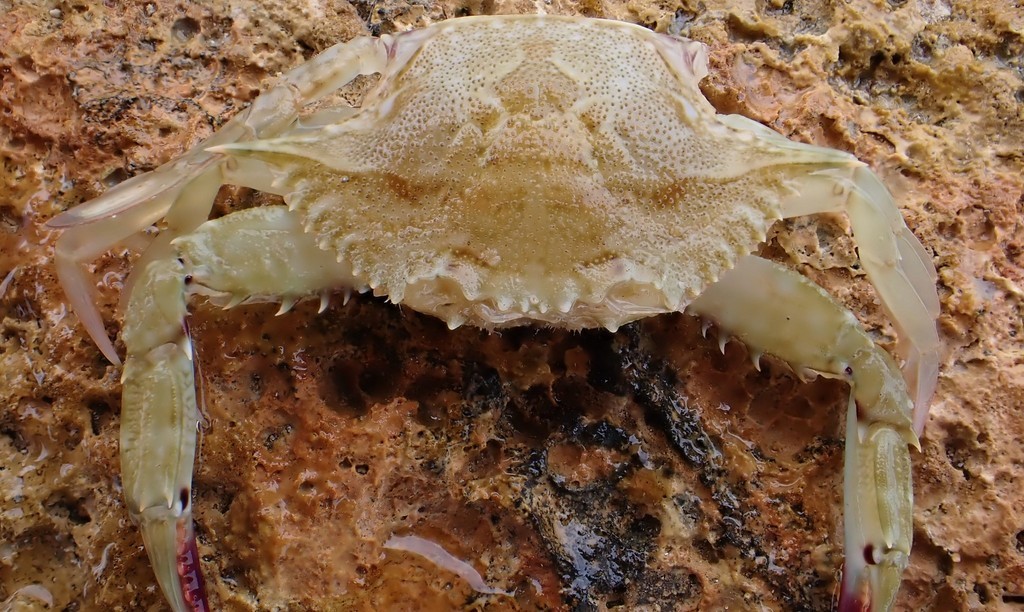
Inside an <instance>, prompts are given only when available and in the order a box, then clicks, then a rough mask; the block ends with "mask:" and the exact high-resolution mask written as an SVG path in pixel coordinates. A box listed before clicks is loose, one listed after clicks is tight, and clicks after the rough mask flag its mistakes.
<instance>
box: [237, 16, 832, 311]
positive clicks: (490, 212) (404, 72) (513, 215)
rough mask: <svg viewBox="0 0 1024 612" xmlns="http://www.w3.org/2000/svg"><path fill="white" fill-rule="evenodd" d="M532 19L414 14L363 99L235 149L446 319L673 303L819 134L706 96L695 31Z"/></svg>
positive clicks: (311, 226)
mask: <svg viewBox="0 0 1024 612" xmlns="http://www.w3.org/2000/svg"><path fill="white" fill-rule="evenodd" d="M537 19H538V18H536V17H523V18H518V19H511V18H510V19H504V20H501V21H500V22H495V21H493V20H486V19H479V20H474V19H462V20H458V23H457V27H456V26H455V25H454V24H453V25H452V26H451V27H445V25H444V24H439V25H436V26H434V27H433V28H431V29H429V30H425V31H424V32H428V33H429V37H428V38H426V39H425V40H423V41H412V40H409V39H408V38H407V37H415V36H417V35H418V33H416V32H414V33H411V34H405V35H403V39H402V44H401V45H396V46H395V48H393V49H392V52H397V53H398V54H399V56H398V57H395V58H393V61H391V62H390V63H389V67H388V70H386V71H385V72H384V73H383V74H382V75H381V78H380V81H379V83H378V84H377V86H376V87H375V89H374V90H373V91H372V92H370V93H369V94H368V95H367V98H366V99H365V100H364V101H363V103H362V105H361V107H362V110H361V111H360V112H358V113H357V114H355V115H354V116H352V117H350V118H348V119H346V120H343V121H341V122H336V123H331V124H330V125H326V126H323V127H319V128H316V129H314V130H312V131H311V130H308V129H303V130H296V131H294V132H293V133H290V134H286V135H284V136H283V137H281V138H277V139H272V140H264V141H256V142H253V143H246V144H240V145H237V146H235V147H232V149H233V150H232V153H233V154H234V155H241V156H245V155H256V156H258V157H260V158H262V159H263V160H264V161H267V162H270V164H271V165H272V166H274V167H277V168H280V169H281V170H282V175H281V176H280V177H279V178H278V179H277V181H276V184H275V190H276V191H278V192H286V193H289V195H287V196H286V201H287V202H288V204H289V205H290V207H291V208H292V209H293V210H296V211H298V212H299V213H300V214H301V216H302V219H303V224H304V227H305V230H306V231H307V232H308V233H310V234H312V235H313V236H315V237H316V239H317V242H318V244H319V245H320V247H321V248H323V249H325V250H328V251H334V252H336V253H337V256H338V260H339V261H340V262H342V263H343V264H347V265H350V266H351V272H352V274H353V276H354V279H355V281H356V283H355V284H356V285H357V286H358V285H364V286H368V287H370V288H372V289H373V290H374V292H375V293H377V294H384V295H388V296H390V298H391V299H392V300H393V301H394V302H402V303H404V304H406V305H408V306H411V307H412V308H414V309H416V310H419V311H422V312H426V313H429V314H432V315H435V316H438V317H440V318H442V319H444V320H446V321H447V322H448V323H449V325H450V326H452V327H454V326H457V325H460V324H462V323H470V324H473V325H478V326H481V327H495V326H506V325H516V324H525V323H530V322H534V321H542V322H549V323H551V324H554V325H559V326H564V327H595V326H604V327H608V328H611V329H615V328H617V327H618V326H620V325H622V324H624V323H627V322H629V321H632V320H635V319H638V318H641V317H644V316H649V315H651V314H656V313H660V312H670V311H678V310H680V308H681V307H683V306H685V305H686V303H688V302H689V300H691V299H692V298H694V297H696V296H697V295H699V294H700V293H701V292H702V290H703V289H704V287H705V286H707V285H708V284H710V283H713V282H715V281H716V280H717V279H718V277H719V276H720V275H721V274H722V272H724V271H725V270H727V269H729V268H731V267H732V266H733V265H734V264H735V262H736V259H737V257H738V256H741V255H745V254H748V253H750V252H751V251H752V250H753V249H754V248H755V247H756V245H757V244H758V243H759V242H760V241H762V240H763V239H764V237H765V232H766V230H767V227H768V226H769V225H770V224H771V223H772V222H773V221H774V220H776V219H778V218H779V217H780V216H781V215H780V205H781V201H782V199H783V198H784V197H785V196H786V195H787V194H789V193H792V192H793V190H792V189H791V188H790V187H789V181H790V178H791V177H792V176H793V175H794V174H795V172H787V170H786V169H787V168H796V167H798V166H799V164H800V163H801V162H804V163H815V162H816V163H821V162H823V161H826V160H824V159H823V153H822V152H821V150H815V151H806V150H804V151H801V150H792V149H791V148H790V147H789V146H788V145H789V144H790V143H788V142H787V141H785V140H783V139H781V138H780V137H778V136H777V135H774V134H771V135H770V136H767V137H766V136H765V135H764V134H760V135H757V136H755V134H753V133H751V132H750V127H749V125H744V126H743V129H735V128H733V127H732V126H730V125H729V124H728V122H727V120H723V119H722V118H721V116H720V115H717V114H716V112H715V109H714V108H713V107H712V106H711V105H710V104H709V103H708V101H707V100H706V99H705V98H704V96H703V94H701V92H700V90H699V89H698V87H697V83H698V81H700V79H701V78H703V77H704V76H705V74H706V73H707V69H706V63H707V57H706V52H705V48H704V46H703V45H702V44H700V43H697V42H692V41H680V40H676V39H673V38H670V37H667V36H662V35H658V34H654V33H652V32H650V31H648V30H646V29H643V28H641V27H638V26H635V25H631V24H626V23H619V22H613V21H603V22H599V21H587V22H580V21H576V20H572V19H553V18H551V17H547V18H544V19H545V21H544V24H543V26H544V27H537ZM396 50H397V51H396ZM403 53H404V54H406V55H407V57H401V56H400V55H401V54H403ZM595 58H601V60H600V61H595ZM766 131H767V130H766ZM834 155H835V156H837V157H838V156H843V157H842V159H846V157H847V156H846V155H845V154H842V153H839V152H834ZM780 169H781V171H780Z"/></svg>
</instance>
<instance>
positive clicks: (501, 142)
mask: <svg viewBox="0 0 1024 612" xmlns="http://www.w3.org/2000/svg"><path fill="white" fill-rule="evenodd" d="M373 74H379V75H380V76H379V80H378V82H377V83H376V85H375V86H373V88H372V89H371V91H370V92H369V93H367V94H366V95H365V97H364V99H363V100H362V102H361V104H359V105H358V106H348V105H344V104H340V105H333V106H331V105H326V104H323V102H324V101H325V100H326V99H327V98H329V97H331V96H332V95H333V94H335V93H337V92H338V90H339V89H340V88H342V87H343V86H345V85H346V84H348V83H350V82H351V81H353V80H354V79H355V78H356V77H357V76H360V75H373ZM706 74H707V51H706V48H705V46H704V45H702V44H701V43H698V42H694V41H688V40H684V39H681V38H677V37H671V36H667V35H662V34H657V33H654V32H651V31H649V30H647V29H644V28H642V27H639V26H636V25H632V24H628V23H622V22H616V21H606V20H597V19H584V18H573V17H550V16H497V17H466V18H460V19H452V20H448V21H443V22H440V23H436V24H434V25H431V26H428V27H425V28H423V29H419V30H413V31H409V32H405V33H401V34H398V35H394V36H391V35H384V36H380V37H379V38H373V37H362V38H356V39H354V40H351V41H349V42H346V43H342V44H338V45H336V46H334V47H331V48H330V49H328V50H327V51H325V52H323V53H321V54H320V55H318V56H317V57H315V58H313V59H312V60H310V61H308V62H306V63H305V64H303V65H301V66H299V67H298V68H295V69H294V70H292V71H290V72H288V73H286V74H284V75H283V76H282V77H281V78H280V79H279V81H278V83H277V84H276V86H274V87H273V88H272V89H270V90H269V91H267V92H266V93H263V94H262V95H260V96H259V97H258V98H256V99H255V100H254V101H253V103H252V104H251V105H250V106H249V107H248V108H247V109H246V110H245V111H244V112H242V113H240V114H239V115H238V116H236V117H235V118H234V119H232V120H231V121H229V122H228V123H227V124H226V125H224V127H223V128H222V129H221V130H219V131H218V132H217V133H216V134H214V135H213V136H212V137H211V138H210V139H208V140H206V141H205V142H202V143H200V144H198V145H197V146H195V147H194V148H192V149H191V150H189V151H188V152H186V153H185V154H184V155H182V156H181V157H180V158H178V159H176V160H173V161H171V162H168V163H166V164H164V165H163V166H160V167H159V168H157V169H156V170H154V171H152V172H149V173H147V174H143V175H140V176H137V177H134V178H132V179H130V180H127V181H125V182H124V183H122V184H120V185H118V186H116V187H114V188H113V189H111V190H109V191H108V192H107V193H105V194H103V195H102V196H100V197H99V198H97V199H95V200H93V201H91V202H88V203H86V204H83V205H81V206H78V207H76V208H74V209H72V210H69V211H67V212H65V213H62V214H61V215H59V216H57V217H55V218H54V219H52V220H51V221H50V226H52V227H54V228H59V229H63V230H64V231H63V234H62V235H61V237H60V238H59V240H58V242H57V245H56V267H57V272H58V275H59V277H60V280H61V283H62V285H63V287H64V290H65V292H66V294H67V296H68V299H69V301H70V302H71V305H72V307H73V309H74V310H75V311H76V312H77V314H78V316H79V318H80V320H81V321H82V323H83V325H84V327H85V329H86V331H87V332H88V333H89V335H90V336H91V337H92V339H93V340H94V341H95V342H96V344H97V345H98V346H99V348H100V350H101V351H102V352H103V354H104V355H105V356H106V357H107V358H108V359H109V360H110V361H111V362H113V363H114V364H119V363H120V359H119V357H118V354H117V351H116V349H115V347H114V344H113V343H112V342H111V340H110V339H109V338H108V337H107V335H106V332H105V329H104V325H103V320H102V317H101V315H100V313H99V311H98V309H97V307H96V306H95V305H94V303H93V301H92V299H91V291H92V286H91V283H90V281H89V280H88V279H89V276H88V274H87V273H86V270H85V267H84V264H85V262H87V261H89V260H91V259H93V258H95V257H97V256H99V255H100V254H102V253H103V252H105V251H106V250H108V249H110V248H111V247H112V246H114V245H116V244H117V243H119V242H121V241H123V240H125V239H126V238H128V237H130V236H132V235H133V234H136V233H138V232H140V231H143V230H145V229H147V228H150V227H151V226H153V225H154V224H159V229H160V231H159V236H158V237H157V238H156V239H155V240H153V242H152V243H151V245H150V246H149V247H148V249H147V250H146V251H145V253H144V254H143V256H142V257H141V259H140V260H139V262H138V263H137V264H136V266H135V269H134V271H133V272H132V275H131V278H130V286H131V289H130V293H129V296H128V301H127V307H126V310H125V313H124V325H123V328H122V332H121V337H122V340H123V342H124V346H125V349H126V357H125V361H124V364H123V370H122V377H121V381H122V384H123V402H122V412H121V470H122V480H123V484H124V492H125V497H126V501H127V505H128V508H129V511H130V513H131V516H132V518H133V519H134V520H135V522H136V523H137V524H138V525H139V526H140V528H141V531H142V536H143V540H144V542H145V546H146V549H147V551H148V554H149V558H150V561H151V563H152V566H153V568H154V571H155V573H156V577H157V581H158V583H159V584H160V586H161V588H162V590H163V593H164V595H165V596H166V598H167V600H168V601H169V602H170V604H171V606H172V607H173V608H174V609H175V610H178V611H182V610H205V609H208V603H207V599H206V595H205V593H204V589H203V580H202V576H201V574H200V571H199V563H198V558H197V551H196V543H195V535H194V530H193V525H192V513H191V504H190V501H191V479H192V469H193V462H194V459H195V451H196V437H197V425H198V423H199V421H200V414H199V409H198V407H197V402H196V392H195V377H194V364H193V361H192V350H191V343H190V337H189V333H188V329H187V326H186V324H185V320H186V314H187V312H186V311H187V302H188V299H189V297H190V296H192V295H196V294H200V295H204V296H206V297H207V298H208V299H209V300H212V301H214V302H215V303H218V304H222V305H224V306H235V305H238V304H241V303H243V302H250V301H259V300H267V299H277V300H280V301H281V302H282V305H281V312H284V311H287V310H288V309H289V308H290V307H291V306H292V305H293V304H294V303H295V302H296V300H299V299H302V298H304V297H307V296H317V295H319V296H320V297H321V310H322V309H323V308H324V307H325V306H326V304H327V298H326V295H327V294H328V292H330V291H332V290H338V289H341V290H345V291H351V290H357V291H361V292H364V291H372V292H373V293H374V294H375V295H382V296H387V297H388V298H389V299H390V301H391V302H394V303H395V304H403V305H405V306H407V307H409V308H412V309H414V310H417V311H419V312H422V313H426V314H429V315H433V316H435V317H439V318H441V319H443V320H444V321H446V322H447V324H448V325H449V327H451V328H456V327H458V326H460V325H474V326H478V327H482V328H486V329H494V328H501V327H507V326H515V325H528V324H542V325H547V326H554V327H562V328H569V329H580V328H590V327H604V328H607V329H609V330H615V329H617V328H618V327H620V326H622V325H624V324H626V323H629V322H631V321H634V320H637V319H640V318H643V317H648V316H653V315H657V314H660V313H668V312H677V311H687V312H690V313H692V314H695V315H698V316H701V317H703V318H705V319H706V320H708V321H713V322H714V323H715V324H717V325H718V326H719V327H720V328H721V329H722V330H723V331H724V332H726V333H728V334H729V335H731V336H733V337H736V338H738V339H740V340H742V341H743V342H744V343H746V344H747V345H748V347H749V348H750V351H751V353H752V354H755V355H760V354H761V353H763V352H767V353H771V354H774V355H775V356H777V357H778V358H780V359H781V360H783V361H785V362H787V363H789V364H790V365H792V366H793V367H794V368H796V369H797V370H798V371H806V370H810V371H813V372H816V373H820V374H823V375H826V376H832V377H838V378H841V379H843V380H845V381H846V382H847V383H849V386H850V389H851V391H850V399H849V402H848V409H847V414H846V432H847V437H846V450H845V454H844V460H845V476H844V498H845V501H844V513H845V519H844V523H845V529H844V532H845V535H844V546H845V565H844V577H843V584H842V589H841V597H840V608H843V609H855V608H857V609H868V608H870V609H874V610H888V609H890V608H891V607H892V605H893V602H894V600H895V597H896V593H897V591H898V589H899V584H900V581H901V576H902V573H903V570H904V569H905V567H906V566H907V564H908V561H909V555H910V549H911V537H912V506H913V494H912V489H911V472H910V470H911V467H910V465H911V464H910V448H911V447H918V436H919V434H920V433H921V431H922V428H923V425H924V421H925V418H926V416H927V411H928V403H929V399H930V397H931V395H932V392H933V390H934V387H935V384H936V380H937V368H938V335H937V330H936V325H935V321H936V317H937V313H938V298H937V295H936V291H935V286H934V279H935V269H934V267H933V265H932V263H931V260H930V257H929V255H928V253H927V252H926V251H925V250H924V248H923V247H922V245H921V244H920V242H919V241H918V240H917V239H916V238H915V237H914V235H913V234H912V233H911V232H910V230H909V229H908V228H907V226H906V224H905V222H904V220H903V217H902V216H901V214H900V213H899V210H898V209H897V206H896V203H895V202H894V200H893V198H892V196H891V195H890V193H889V192H888V191H887V190H886V188H885V186H884V185H883V184H882V182H881V181H880V180H879V179H878V177H877V176H876V175H875V174H874V173H873V172H872V171H871V170H870V169H869V168H868V167H867V166H866V164H864V163H863V162H861V161H859V160H858V159H856V158H855V157H854V156H852V155H850V154H848V153H845V152H840V151H836V150H832V149H828V148H823V147H819V146H813V145H808V144H801V143H797V142H793V141H790V140H788V139H786V138H784V137H782V136H781V135H779V134H777V133H776V132H774V131H772V130H770V129H768V128H766V127H764V126H762V125H761V124H759V123H756V122H754V121H752V120H750V119H747V118H744V117H742V116H738V115H723V114H718V113H717V112H716V111H715V109H714V108H713V107H712V105H711V104H710V103H709V102H708V101H707V100H706V99H705V97H704V96H703V95H702V93H701V91H700V89H699V88H698V83H699V82H700V80H701V79H702V78H703V77H704V76H705V75H706ZM223 184H234V185H242V186H245V187H249V188H253V189H256V190H261V191H264V192H268V193H271V194H277V195H280V196H282V197H283V199H284V202H285V205H275V206H266V207H260V208H254V209H249V210H243V211H239V212H234V213H231V214H228V215H226V216H223V217H221V218H218V219H215V220H208V217H209V215H210V210H211V207H212V205H213V201H214V198H215V196H216V194H217V192H218V190H219V188H220V187H221V185H223ZM822 212H843V213H845V214H846V215H848V216H849V219H850V223H851V227H852V231H853V236H854V238H855V240H856V241H857V243H858V246H859V254H860V258H861V262H862V265H863V268H864V270H865V271H866V273H867V275H868V278H869V279H870V280H871V282H872V283H873V285H874V287H875V288H876V290H877V293H878V295H879V297H880V298H881V302H882V305H883V307H884V308H885V310H886V311H887V313H888V314H889V315H890V317H891V319H892V321H893V323H894V325H895V328H896V329H897V331H898V335H899V341H898V343H897V345H896V352H897V353H898V355H897V357H898V358H899V359H900V360H902V369H901V368H900V366H899V365H898V363H897V360H896V359H895V358H894V357H892V356H890V355H889V353H887V352H886V351H884V350H883V349H881V348H880V347H878V346H876V345H875V343H874V342H872V340H871V339H870V338H869V336H868V335H867V333H866V332H865V331H864V329H863V328H862V327H861V325H860V323H859V322H858V320H857V319H856V318H855V317H854V316H853V314H851V313H850V312H849V311H848V310H846V309H844V308H843V307H842V306H840V305H839V304H837V303H836V301H834V300H833V299H832V298H831V297H830V296H829V295H828V294H827V293H826V292H825V291H824V290H822V289H821V288H820V287H818V286H817V285H815V284H814V283H812V282H811V281H810V280H808V279H807V278H805V277H804V276H802V275H800V274H798V273H796V272H794V271H792V270H790V269H787V268H785V267H783V266H782V265H780V264H777V263H774V262H770V261H767V260H764V259H761V258H759V257H756V256H754V255H752V254H751V253H752V252H753V251H754V250H755V249H756V248H757V246H758V245H759V243H761V242H762V241H764V240H765V236H766V231H767V230H768V228H769V227H770V226H771V224H772V223H773V222H775V221H776V220H778V219H781V218H786V217H794V216H798V215H808V214H815V213H822Z"/></svg>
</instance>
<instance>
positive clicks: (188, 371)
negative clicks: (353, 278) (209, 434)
mask: <svg viewBox="0 0 1024 612" xmlns="http://www.w3.org/2000/svg"><path fill="white" fill-rule="evenodd" d="M171 248H173V249H174V251H175V252H174V253H173V254H172V255H171V256H170V257H164V258H161V259H157V260H154V261H151V262H150V263H149V264H148V265H147V266H146V267H145V270H144V271H143V272H142V273H141V275H140V278H139V280H138V282H137V283H136V284H135V287H134V288H133V290H132V293H131V297H130V298H129V302H128V308H127V310H126V311H125V326H124V334H123V338H124V342H125V346H126V347H127V357H126V359H125V365H124V373H123V376H122V382H123V384H124V392H123V393H124V395H123V401H122V408H121V472H122V480H123V482H124V491H125V498H126V500H127V503H128V508H129V511H130V512H131V515H132V517H133V518H134V519H135V521H136V522H137V523H138V524H139V526H140V528H141V530H142V537H143V540H144V542H145V544H146V550H147V551H148V552H149V558H150V561H151V563H152V564H153V570H154V571H155V572H156V575H157V580H158V582H159V583H160V587H161V588H162V589H163V592H164V595H165V596H166V597H167V599H168V601H169V602H170V603H171V606H172V607H173V608H174V610H176V611H179V612H181V611H191V610H207V609H208V605H207V603H206V595H205V593H204V591H203V581H202V576H201V574H200V573H199V563H198V558H197V552H196V543H195V532H194V530H193V527H192V509H191V486H192V464H193V462H194V459H195V450H196V434H197V428H198V423H199V411H198V408H197V406H196V395H195V380H194V375H193V368H192V361H191V359H192V350H191V344H190V341H189V338H188V334H187V332H186V330H185V324H184V321H185V314H186V309H187V304H186V301H187V300H186V297H187V294H188V293H201V294H206V295H209V296H211V297H212V299H215V300H220V301H223V302H225V303H228V304H232V303H238V302H239V301H241V300H243V299H246V298H253V297H256V298H259V297H265V296H269V295H277V296H281V297H283V298H284V300H285V302H286V303H288V302H293V301H294V300H295V299H298V298H299V297H302V296H306V295H309V294H313V293H316V292H320V291H323V290H325V289H326V288H329V287H336V286H339V285H346V284H347V283H348V282H350V277H349V275H348V272H347V268H346V266H344V265H342V264H338V263H337V262H336V261H335V257H334V256H333V255H329V254H327V253H325V252H324V251H321V250H320V249H318V248H317V247H316V244H315V243H314V240H313V238H312V237H310V236H308V235H307V234H305V233H303V232H302V229H301V227H300V225H299V222H298V219H297V218H296V217H295V216H293V215H291V214H290V213H289V212H288V211H287V209H286V208H284V207H283V206H271V207H265V208H256V209H250V210H246V211H242V212H238V213H234V214H231V215H228V216H226V217H223V218H221V219H218V220H216V221H208V222H206V223H204V224H202V225H200V226H199V228H198V229H197V230H196V231H195V232H193V233H191V234H188V235H186V236H182V237H180V238H177V239H176V240H174V241H173V242H172V244H171ZM299 262H301V265H300V264H299Z"/></svg>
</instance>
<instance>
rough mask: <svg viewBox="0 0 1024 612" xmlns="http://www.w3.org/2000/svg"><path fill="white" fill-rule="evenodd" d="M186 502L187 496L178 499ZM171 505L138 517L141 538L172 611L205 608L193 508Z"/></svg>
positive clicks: (198, 611)
mask: <svg viewBox="0 0 1024 612" xmlns="http://www.w3.org/2000/svg"><path fill="white" fill-rule="evenodd" d="M181 503H182V504H183V505H184V504H187V503H188V500H187V498H186V499H183V500H182V502H181ZM175 510H176V509H174V508H149V509H147V510H145V511H144V512H143V513H142V516H141V517H140V519H139V525H140V529H141V531H142V540H143V542H145V544H146V551H147V552H148V553H149V561H150V563H152V565H153V572H154V573H155V574H156V579H157V582H159V583H160V588H161V589H162V590H163V592H164V596H165V597H167V601H168V602H169V603H170V604H171V607H172V608H173V609H174V610H175V612H206V611H207V610H209V609H210V606H209V603H207V601H206V588H205V584H204V582H203V575H202V573H201V572H200V571H199V550H198V548H197V547H196V534H195V529H193V527H192V510H191V509H190V508H189V507H188V506H187V505H184V507H182V508H180V510H179V512H180V513H176V512H175Z"/></svg>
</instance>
